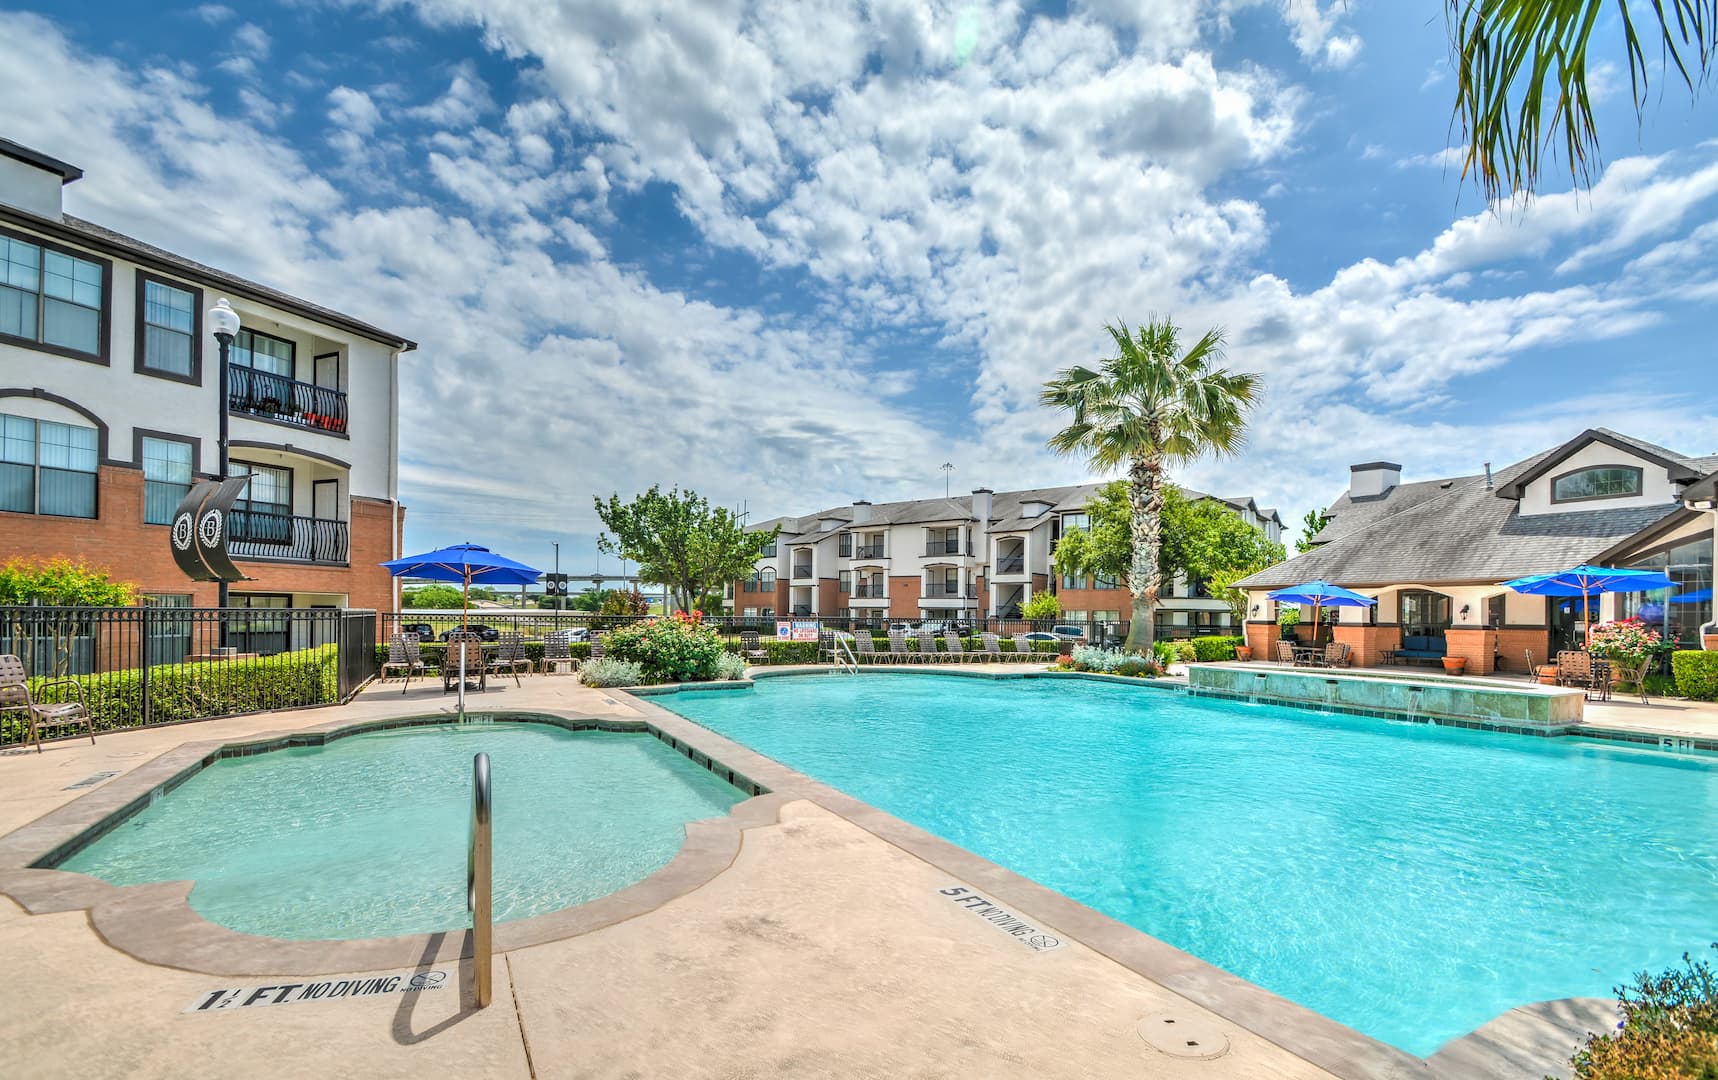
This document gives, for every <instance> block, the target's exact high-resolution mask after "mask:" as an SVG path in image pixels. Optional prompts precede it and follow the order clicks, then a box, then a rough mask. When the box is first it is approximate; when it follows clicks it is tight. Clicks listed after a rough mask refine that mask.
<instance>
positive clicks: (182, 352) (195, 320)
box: [136, 270, 203, 383]
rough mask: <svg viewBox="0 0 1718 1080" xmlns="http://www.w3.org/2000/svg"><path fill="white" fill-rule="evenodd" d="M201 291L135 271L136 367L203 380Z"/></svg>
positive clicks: (186, 378) (142, 369)
mask: <svg viewBox="0 0 1718 1080" xmlns="http://www.w3.org/2000/svg"><path fill="white" fill-rule="evenodd" d="M202 295H203V294H202V291H201V290H199V289H190V288H185V287H183V286H179V285H174V284H172V283H171V282H168V281H164V280H162V279H159V278H155V277H151V276H150V275H148V274H146V273H144V272H143V271H141V270H139V271H138V272H137V365H136V367H137V370H138V371H140V372H144V373H145V374H149V375H165V376H167V377H168V378H172V379H182V380H184V381H185V382H190V383H201V381H202V336H203V335H202V314H201V312H200V310H199V309H200V307H201V304H202Z"/></svg>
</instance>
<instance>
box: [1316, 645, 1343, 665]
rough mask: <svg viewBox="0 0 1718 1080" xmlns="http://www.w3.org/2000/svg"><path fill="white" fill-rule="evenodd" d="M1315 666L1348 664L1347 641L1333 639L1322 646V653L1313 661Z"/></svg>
mask: <svg viewBox="0 0 1718 1080" xmlns="http://www.w3.org/2000/svg"><path fill="white" fill-rule="evenodd" d="M1313 665H1314V666H1315V667H1328V668H1339V667H1347V666H1348V643H1347V642H1346V641H1333V642H1331V643H1330V644H1328V645H1326V646H1325V647H1324V655H1323V656H1320V657H1319V658H1318V659H1317V660H1315V661H1313Z"/></svg>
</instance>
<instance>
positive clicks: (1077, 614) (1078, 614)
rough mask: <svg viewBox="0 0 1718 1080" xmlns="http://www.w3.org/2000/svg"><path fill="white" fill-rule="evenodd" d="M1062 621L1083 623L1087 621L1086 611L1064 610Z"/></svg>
mask: <svg viewBox="0 0 1718 1080" xmlns="http://www.w3.org/2000/svg"><path fill="white" fill-rule="evenodd" d="M1061 621H1062V622H1065V623H1083V622H1085V621H1086V613H1085V612H1083V611H1064V612H1062V615H1061Z"/></svg>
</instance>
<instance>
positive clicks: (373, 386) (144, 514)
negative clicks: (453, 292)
mask: <svg viewBox="0 0 1718 1080" xmlns="http://www.w3.org/2000/svg"><path fill="white" fill-rule="evenodd" d="M82 175H83V174H82V172H81V171H80V170H79V169H77V168H76V167H75V166H72V165H69V164H67V163H65V162H63V161H59V160H57V159H55V158H52V157H49V156H48V155H46V154H42V153H39V152H37V151H34V150H31V149H29V148H26V147H23V146H19V145H17V144H16V143H12V142H8V141H6V140H3V139H0V557H12V556H18V555H23V556H32V557H41V558H47V557H53V556H69V557H72V558H82V559H85V560H87V561H88V562H90V563H91V564H93V565H97V566H102V567H106V568H108V569H109V570H111V571H112V573H113V574H114V575H115V576H116V577H118V578H121V579H124V580H129V581H134V582H136V583H138V585H139V586H140V587H141V589H142V591H143V592H144V593H145V594H146V595H148V596H149V597H152V598H153V599H154V601H155V602H156V603H158V604H161V605H163V606H173V607H192V606H194V607H203V606H213V605H214V604H215V603H216V595H217V592H216V590H217V586H216V585H214V584H212V583H200V582H193V581H190V580H188V579H187V578H186V577H185V575H184V574H183V573H182V572H181V571H180V570H179V569H178V567H177V566H176V564H175V563H174V560H173V557H172V554H171V551H170V548H169V539H168V531H169V529H168V523H169V521H170V519H171V515H172V513H173V511H174V509H175V507H176V506H177V505H178V503H179V501H180V499H181V498H182V497H183V496H184V494H185V493H186V492H187V491H188V490H189V488H190V486H191V484H192V483H193V481H195V480H197V479H199V478H207V477H212V476H213V475H214V474H215V472H216V470H217V463H218V461H219V443H218V438H219V436H218V431H219V423H220V418H221V412H222V410H223V409H224V410H226V412H227V414H228V417H229V436H228V445H229V456H230V459H231V465H230V468H229V472H230V474H231V475H233V476H248V477H249V478H250V484H249V486H248V487H247V488H246V490H245V492H244V496H243V498H241V499H240V500H239V502H238V503H237V504H235V506H234V508H233V512H232V514H231V515H230V516H229V519H228V523H227V529H228V539H229V549H230V552H231V554H232V556H233V558H234V560H235V562H236V564H237V565H238V566H239V568H240V569H241V570H243V571H244V573H245V575H246V578H247V580H245V581H240V582H235V583H233V584H232V585H231V598H230V603H231V604H232V605H233V606H235V607H252V608H279V607H310V606H324V605H325V606H352V607H373V608H379V609H384V610H387V609H392V607H393V606H394V586H393V581H392V579H391V578H390V577H389V575H388V573H387V571H385V570H383V569H382V568H381V567H380V566H379V565H378V564H379V563H381V562H382V561H384V560H386V559H389V558H393V557H395V556H397V555H398V554H400V548H399V538H400V534H401V526H402V523H403V518H404V509H403V508H402V507H401V506H400V504H399V499H398V483H399V470H398V442H399V438H398V423H397V421H398V408H397V403H398V398H399V361H400V355H401V354H402V353H404V352H407V351H409V350H411V349H413V348H414V347H415V346H414V344H413V343H412V342H411V341H409V340H407V339H406V338H404V337H401V336H400V335H398V334H393V333H389V332H387V331H384V330H381V329H378V328H377V327H374V326H371V325H369V324H367V323H364V322H361V321H359V320H357V319H354V318H352V317H350V316H347V315H343V314H341V313H339V312H336V311H332V310H329V309H327V308H324V307H320V306H318V305H315V304H312V303H309V302H307V301H304V300H300V299H298V298H296V297H293V296H288V295H287V294H285V293H282V292H279V291H277V290H274V289H271V288H268V287H267V286H264V285H259V284H257V283H255V282H251V281H246V280H244V279H242V278H238V277H235V276H233V275H231V274H228V273H225V272H223V271H220V270H216V269H214V268H212V267H208V266H204V265H201V264H199V263H196V262H194V261H192V260H190V259H187V258H184V257H182V256H179V255H175V254H173V253H171V252H168V251H164V250H162V249H161V248H158V247H154V246H152V245H150V244H146V243H144V242H142V241H140V240H135V239H133V238H131V237H128V236H123V235H121V234H119V233H116V232H114V231H112V230H110V229H107V228H104V227H103V226H100V225H97V224H95V223H93V222H89V221H84V220H82V219H80V218H76V217H73V216H72V215H70V214H66V213H64V211H63V209H62V204H61V193H62V190H63V188H64V187H65V186H66V185H68V184H71V183H73V182H74V181H76V180H78V179H79V178H80V177H81V176H82ZM222 298H225V299H226V300H228V301H229V303H230V304H231V306H232V308H233V309H234V310H235V311H236V312H237V313H238V315H239V318H240V320H241V323H242V329H241V330H240V332H239V333H238V335H237V336H236V339H235V340H234V342H233V346H232V349H231V354H230V366H231V374H230V377H229V379H228V381H227V385H226V386H221V385H220V384H219V375H218V372H219V370H220V368H219V360H218V358H219V351H218V350H219V346H218V344H217V342H216V340H215V338H214V336H213V334H212V333H210V332H208V331H207V330H206V329H205V327H204V313H205V312H206V311H207V310H208V309H209V308H210V307H212V306H213V305H214V304H215V303H216V302H217V301H218V300H219V299H222Z"/></svg>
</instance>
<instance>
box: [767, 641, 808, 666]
mask: <svg viewBox="0 0 1718 1080" xmlns="http://www.w3.org/2000/svg"><path fill="white" fill-rule="evenodd" d="M763 650H764V652H765V653H767V654H768V655H769V662H770V663H772V664H815V663H817V642H815V641H782V640H780V639H779V638H771V639H770V640H768V641H765V642H764V643H763Z"/></svg>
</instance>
